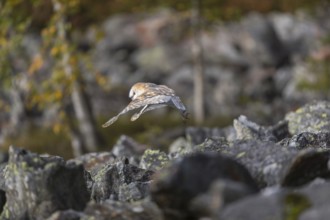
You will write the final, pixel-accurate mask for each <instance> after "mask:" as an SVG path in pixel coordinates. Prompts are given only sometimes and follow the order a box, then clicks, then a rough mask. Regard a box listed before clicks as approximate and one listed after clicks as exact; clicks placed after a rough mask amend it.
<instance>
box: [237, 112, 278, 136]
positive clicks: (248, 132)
mask: <svg viewBox="0 0 330 220" xmlns="http://www.w3.org/2000/svg"><path fill="white" fill-rule="evenodd" d="M234 128H235V131H236V138H237V139H238V140H264V141H274V142H275V141H276V140H277V139H276V137H275V136H274V135H273V134H272V132H271V131H270V130H268V129H265V128H263V127H262V126H260V125H258V124H256V123H254V122H252V121H249V120H248V119H247V117H246V116H244V115H241V116H239V118H238V119H235V120H234Z"/></svg>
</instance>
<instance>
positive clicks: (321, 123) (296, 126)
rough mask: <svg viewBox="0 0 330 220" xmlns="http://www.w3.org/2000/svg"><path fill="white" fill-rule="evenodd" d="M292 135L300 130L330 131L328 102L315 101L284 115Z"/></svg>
mask: <svg viewBox="0 0 330 220" xmlns="http://www.w3.org/2000/svg"><path fill="white" fill-rule="evenodd" d="M285 119H286V120H288V122H289V124H288V125H289V132H290V133H291V134H292V135H295V134H299V133H301V132H315V133H317V132H329V131H330V120H329V119H330V102H327V101H315V102H312V103H310V104H306V105H305V106H303V107H301V108H299V109H297V110H296V111H295V112H290V113H288V114H287V115H286V116H285Z"/></svg>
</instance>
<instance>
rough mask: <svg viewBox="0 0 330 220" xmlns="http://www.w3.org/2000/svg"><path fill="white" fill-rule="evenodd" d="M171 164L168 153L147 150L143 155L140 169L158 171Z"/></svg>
mask: <svg viewBox="0 0 330 220" xmlns="http://www.w3.org/2000/svg"><path fill="white" fill-rule="evenodd" d="M168 162H169V158H168V156H167V154H166V153H164V152H161V151H159V150H150V149H147V150H146V151H145V152H144V154H143V155H142V158H141V161H140V167H141V168H142V169H146V170H152V171H156V170H159V169H161V168H163V167H164V166H165V165H166V164H167V163H168Z"/></svg>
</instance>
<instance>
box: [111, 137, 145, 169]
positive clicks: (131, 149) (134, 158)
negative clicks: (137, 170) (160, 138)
mask: <svg viewBox="0 0 330 220" xmlns="http://www.w3.org/2000/svg"><path fill="white" fill-rule="evenodd" d="M145 149H146V146H145V145H142V144H139V143H137V142H136V141H135V140H133V139H132V138H130V137H128V136H126V135H121V136H120V138H119V139H118V141H117V143H116V144H115V145H114V146H113V148H112V153H113V154H114V155H115V156H116V157H119V158H122V157H125V158H129V159H130V163H135V164H138V157H140V156H141V155H142V154H143V152H144V151H145Z"/></svg>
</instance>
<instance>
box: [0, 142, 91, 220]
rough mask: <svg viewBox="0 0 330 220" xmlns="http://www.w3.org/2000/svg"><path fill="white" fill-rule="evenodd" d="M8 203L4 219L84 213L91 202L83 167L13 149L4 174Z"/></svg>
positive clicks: (58, 158)
mask: <svg viewBox="0 0 330 220" xmlns="http://www.w3.org/2000/svg"><path fill="white" fill-rule="evenodd" d="M4 178H5V192H6V198H7V202H6V205H5V206H4V209H3V212H2V213H1V216H0V217H1V219H45V218H47V217H49V216H50V215H51V214H52V213H53V212H55V211H57V210H65V209H74V210H83V209H84V208H85V206H86V204H87V202H88V201H89V193H88V192H87V187H86V183H85V180H84V169H83V167H82V165H78V166H77V165H66V164H65V162H64V160H63V159H62V158H60V157H51V156H44V157H41V156H39V155H37V154H33V153H30V152H28V151H25V150H21V149H18V148H14V147H10V149H9V161H8V165H7V166H6V168H5V171H4Z"/></svg>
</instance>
